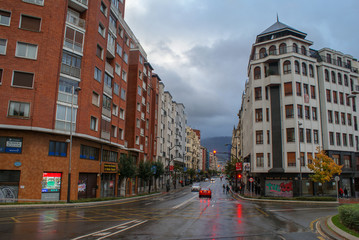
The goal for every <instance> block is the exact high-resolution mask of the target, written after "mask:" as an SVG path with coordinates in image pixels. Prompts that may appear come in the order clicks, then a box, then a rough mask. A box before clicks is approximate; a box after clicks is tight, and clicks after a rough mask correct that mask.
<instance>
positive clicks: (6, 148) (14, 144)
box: [0, 137, 22, 153]
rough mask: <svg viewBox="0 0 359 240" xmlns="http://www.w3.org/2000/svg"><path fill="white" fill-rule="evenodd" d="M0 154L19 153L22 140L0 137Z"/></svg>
mask: <svg viewBox="0 0 359 240" xmlns="http://www.w3.org/2000/svg"><path fill="white" fill-rule="evenodd" d="M0 152H2V153H21V152H22V138H12V137H0Z"/></svg>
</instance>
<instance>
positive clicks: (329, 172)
mask: <svg viewBox="0 0 359 240" xmlns="http://www.w3.org/2000/svg"><path fill="white" fill-rule="evenodd" d="M317 151H318V153H317V154H316V155H315V158H313V157H309V159H310V160H311V161H312V163H310V164H308V168H309V169H310V170H312V171H313V175H311V176H310V179H311V180H313V181H314V182H320V183H322V184H323V183H325V182H329V181H330V180H331V179H332V177H333V175H334V174H338V175H340V174H341V173H342V168H343V165H338V164H336V163H335V162H334V160H333V159H332V158H330V157H329V156H328V155H327V154H326V152H325V151H324V150H323V149H321V148H319V147H318V148H317Z"/></svg>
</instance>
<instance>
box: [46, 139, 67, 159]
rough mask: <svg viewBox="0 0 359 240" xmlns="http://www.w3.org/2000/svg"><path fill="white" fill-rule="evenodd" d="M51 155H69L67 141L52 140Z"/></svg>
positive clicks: (50, 145)
mask: <svg viewBox="0 0 359 240" xmlns="http://www.w3.org/2000/svg"><path fill="white" fill-rule="evenodd" d="M49 156H57V157H66V156H67V143H66V142H56V141H50V144H49Z"/></svg>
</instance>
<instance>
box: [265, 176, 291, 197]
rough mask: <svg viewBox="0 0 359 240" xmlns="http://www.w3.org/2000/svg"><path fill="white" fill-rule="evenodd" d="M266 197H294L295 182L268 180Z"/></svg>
mask: <svg viewBox="0 0 359 240" xmlns="http://www.w3.org/2000/svg"><path fill="white" fill-rule="evenodd" d="M265 185H266V190H265V195H266V196H273V197H293V182H292V181H288V180H266V184H265Z"/></svg>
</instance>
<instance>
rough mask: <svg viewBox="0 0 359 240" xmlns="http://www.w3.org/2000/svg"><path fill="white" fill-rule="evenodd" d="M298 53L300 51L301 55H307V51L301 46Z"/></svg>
mask: <svg viewBox="0 0 359 240" xmlns="http://www.w3.org/2000/svg"><path fill="white" fill-rule="evenodd" d="M300 51H301V54H303V55H307V49H306V48H305V46H302V47H301V48H300Z"/></svg>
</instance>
